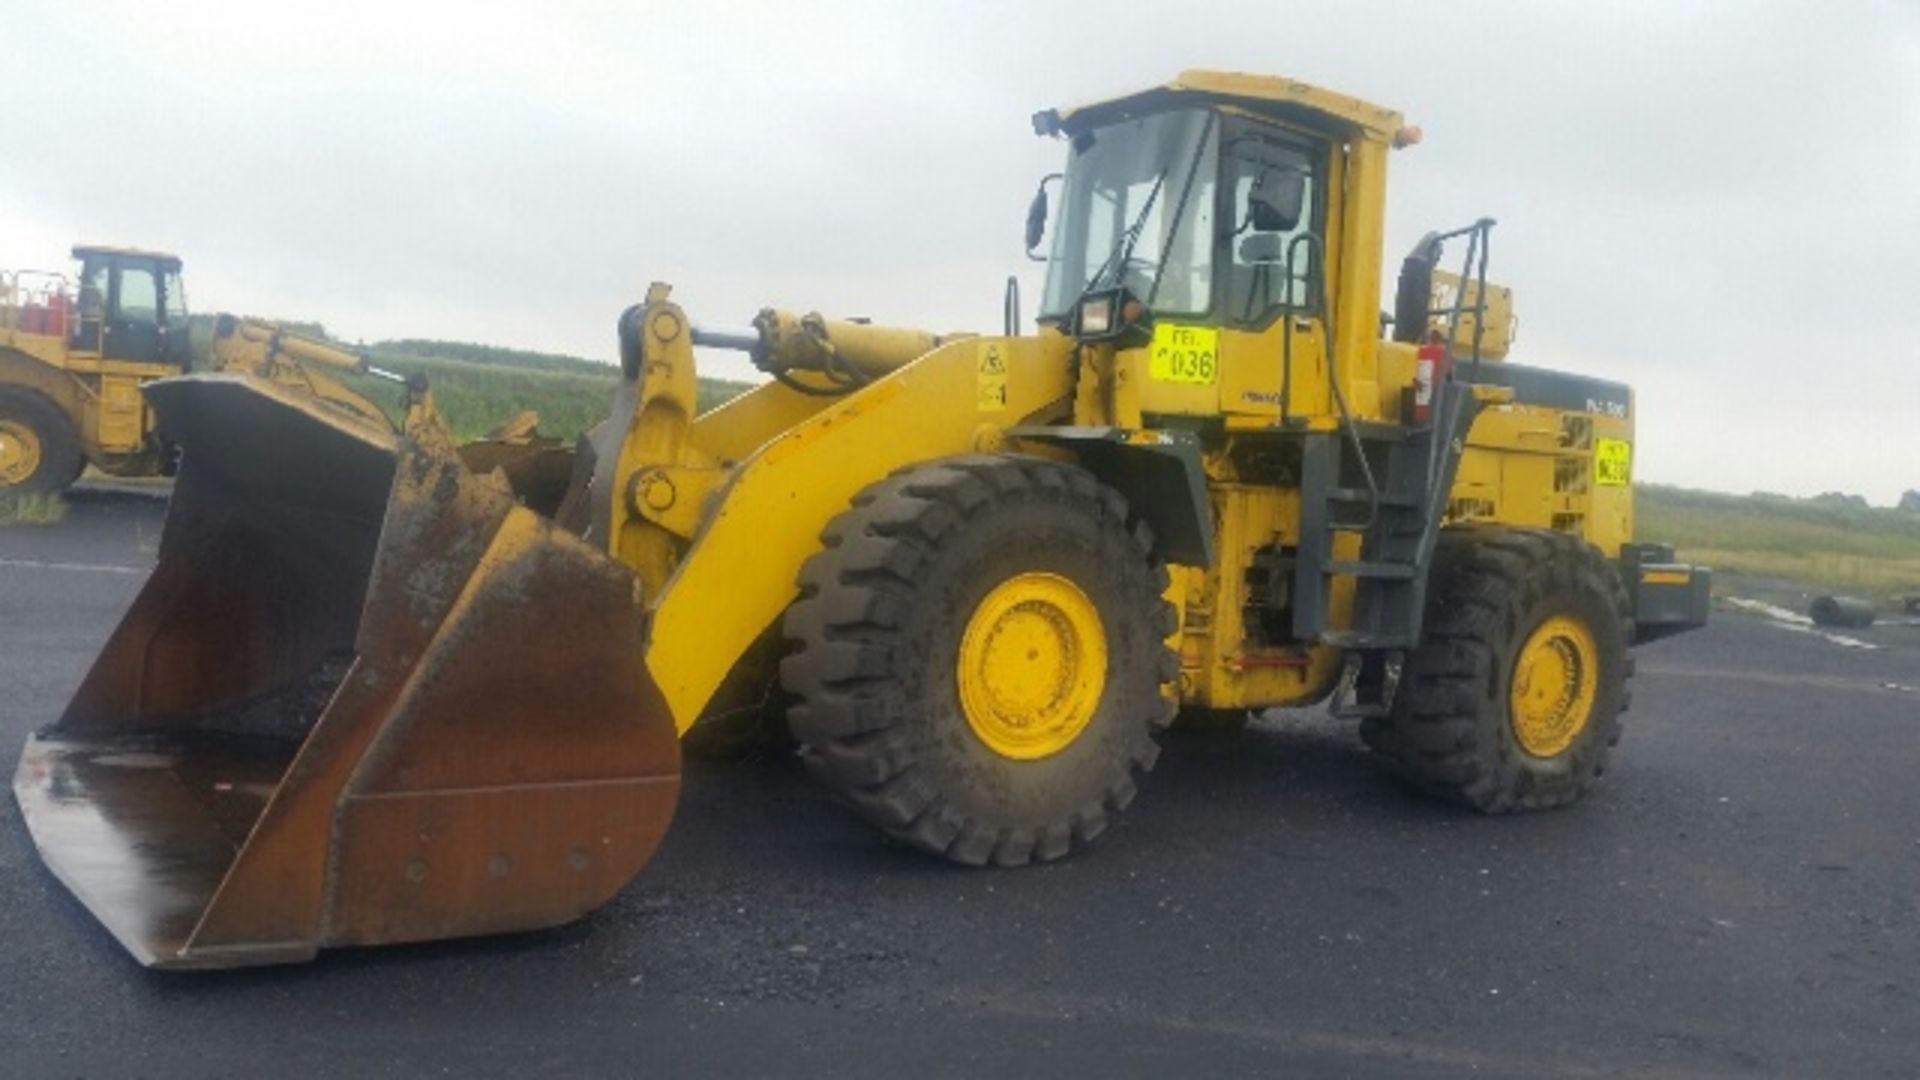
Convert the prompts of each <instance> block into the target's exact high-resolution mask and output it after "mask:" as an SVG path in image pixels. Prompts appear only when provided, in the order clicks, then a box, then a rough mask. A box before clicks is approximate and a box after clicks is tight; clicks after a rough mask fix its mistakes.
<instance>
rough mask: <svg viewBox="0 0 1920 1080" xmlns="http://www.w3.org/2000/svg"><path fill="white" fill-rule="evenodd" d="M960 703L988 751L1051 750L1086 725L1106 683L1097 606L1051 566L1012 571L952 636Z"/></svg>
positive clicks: (1024, 756)
mask: <svg viewBox="0 0 1920 1080" xmlns="http://www.w3.org/2000/svg"><path fill="white" fill-rule="evenodd" d="M959 682H960V707H961V709H962V710H963V711H964V712H965V713H966V714H967V723H968V725H969V726H971V727H972V728H973V733H974V734H975V735H977V736H979V737H980V741H981V742H983V743H986V744H987V745H988V746H989V747H991V748H992V749H993V750H994V752H996V753H999V754H1002V755H1005V756H1006V757H1010V758H1015V759H1017V760H1021V761H1033V760H1036V759H1038V758H1044V757H1047V756H1049V755H1051V754H1057V753H1059V752H1060V751H1062V750H1064V749H1066V748H1067V747H1068V746H1070V745H1072V743H1073V740H1074V739H1076V738H1078V737H1079V735H1080V733H1081V732H1082V731H1084V730H1086V727H1087V724H1088V723H1089V722H1090V721H1092V720H1093V714H1094V711H1095V710H1097V709H1098V708H1099V707H1100V695H1101V693H1102V692H1103V691H1104V690H1105V689H1106V683H1107V635H1106V632H1105V631H1104V630H1103V629H1102V628H1101V625H1100V612H1099V609H1097V608H1095V607H1094V606H1093V601H1092V600H1089V599H1087V594H1086V593H1084V592H1081V591H1080V587H1079V586H1078V585H1075V584H1074V583H1073V582H1071V581H1068V580H1067V579H1066V578H1063V577H1061V576H1060V575H1058V574H1046V573H1039V572H1031V573H1024V574H1017V575H1015V576H1013V577H1010V578H1008V579H1007V580H1005V581H1003V582H1001V583H1000V584H999V585H997V586H995V587H994V589H993V591H992V592H990V593H988V594H987V595H986V596H985V597H984V598H983V599H982V600H981V601H980V606H978V607H976V608H974V610H973V617H972V618H970V619H968V620H967V629H966V633H965V634H963V635H962V636H961V638H960V660H959Z"/></svg>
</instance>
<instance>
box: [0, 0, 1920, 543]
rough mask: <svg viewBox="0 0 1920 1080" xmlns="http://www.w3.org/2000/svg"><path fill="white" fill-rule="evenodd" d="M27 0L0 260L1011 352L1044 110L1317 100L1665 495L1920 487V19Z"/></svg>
mask: <svg viewBox="0 0 1920 1080" xmlns="http://www.w3.org/2000/svg"><path fill="white" fill-rule="evenodd" d="M7 8H8V14H7V18H6V22H7V36H8V39H9V41H11V42H14V43H16V46H17V47H16V48H13V49H10V50H9V51H8V59H7V67H8V79H7V102H6V105H5V107H4V108H3V109H0V146H4V147H5V148H6V152H5V153H0V265H5V266H9V267H14V268H21V267H35V268H58V267H60V266H62V265H63V264H64V263H65V261H66V252H67V249H68V247H70V246H71V244H73V243H75V242H93V243H114V244H128V245H134V246H140V247H150V248H160V249H165V250H171V251H175V252H178V253H179V254H181V255H182V256H183V257H184V258H185V259H186V267H187V274H186V276H187V290H188V294H189V298H190V300H191V301H192V303H193V306H194V307H195V308H196V309H197V310H203V311H214V310H227V311H237V312H242V313H248V314H255V315H265V316H273V317H280V318H288V319H299V320H309V321H317V322H321V323H323V324H325V325H326V327H327V328H328V330H329V331H330V332H331V333H332V334H334V335H335V336H337V337H341V338H344V339H346V340H366V341H375V340H381V339H386V338H395V337H427V338H446V339H453V340H461V341H478V342H485V343H490V344H498V345H510V346H514V347H519V348H527V349H537V350H542V351H548V352H563V353H572V354H576V355H582V356H589V357H594V358H597V359H605V360H608V361H611V360H612V359H613V356H614V344H615V339H614V321H615V318H616V316H617V315H618V314H619V312H620V311H621V310H622V309H624V308H625V307H626V306H627V305H629V304H631V303H633V302H635V301H637V300H638V299H639V298H640V296H641V295H642V293H643V292H644V291H645V289H646V286H647V284H648V282H650V281H654V280H665V281H670V282H672V283H673V285H674V287H675V293H674V295H675V298H676V299H678V300H679V301H680V302H681V303H683V304H684V305H685V306H686V307H687V309H688V311H689V313H690V314H691V315H692V317H693V318H694V319H695V320H697V321H704V322H712V323H733V324H739V323H744V322H746V321H748V320H749V319H750V318H751V317H752V315H753V313H754V312H755V311H757V310H759V309H760V308H761V307H765V306H780V307H786V308H793V309H797V310H814V309H818V310H821V311H824V312H826V313H828V314H832V315H861V316H867V317H870V318H873V319H874V320H876V321H880V322H887V323H895V324H901V325H910V326H919V327H923V328H926V329H931V330H980V331H995V330H997V329H998V327H999V325H1000V310H1001V289H1002V283H1003V282H1004V281H1005V279H1006V276H1007V275H1008V274H1010V273H1011V274H1019V275H1020V276H1021V277H1022V280H1023V284H1024V286H1025V294H1026V298H1027V310H1028V313H1029V314H1031V312H1032V311H1033V308H1034V304H1035V301H1036V299H1037V297H1038V295H1039V285H1040V277H1041V274H1040V270H1039V267H1038V266H1037V264H1033V263H1030V262H1028V261H1027V260H1026V259H1025V257H1024V255H1023V253H1022V249H1021V232H1022V225H1023V223H1024V218H1025V210H1026V205H1027V200H1028V199H1029V198H1030V197H1031V195H1032V192H1033V187H1034V184H1035V183H1036V182H1037V181H1038V179H1039V178H1040V176H1042V175H1043V174H1045V173H1047V172H1050V171H1054V170H1056V169H1058V168H1059V166H1060V164H1061V163H1062V161H1063V159H1064V155H1065V149H1064V146H1063V145H1062V144H1060V143H1058V142H1055V141H1052V140H1046V139H1040V138H1036V137H1035V136H1034V135H1033V134H1032V129H1031V127H1030V124H1029V119H1028V118H1029V116H1030V115H1031V114H1032V113H1033V112H1034V111H1036V110H1038V109H1041V108H1045V107H1049V106H1055V105H1069V104H1073V103H1075V102H1081V101H1086V100H1090V99H1095V98H1100V97H1105V96H1108V95H1111V94H1116V93H1121V92H1126V91H1129V90H1133V89H1139V88H1143V87H1145V86H1149V85H1153V84H1155V83H1159V82H1164V81H1166V80H1167V79H1170V78H1171V77H1173V76H1174V75H1175V74H1176V73H1178V72H1179V71H1181V70H1184V69H1187V68H1194V67H1204V68H1219V69H1226V70H1238V71H1247V72H1254V73H1260V74H1275V75H1286V76H1291V77H1294V78H1299V79H1303V80H1306V81H1308V82H1311V83H1315V84H1317V85H1321V86H1325V87H1327V88H1329V89H1334V90H1339V91H1341V92H1344V93H1348V94H1351V95H1353V96H1356V97H1360V98H1362V99H1365V100H1368V101H1372V102H1375V103H1378V104H1381V105H1386V106H1389V107H1392V108H1396V109H1399V110H1400V111H1401V112H1403V113H1404V114H1406V117H1407V119H1408V121H1409V122H1410V123H1413V124H1417V125H1419V126H1420V127H1421V128H1422V129H1423V130H1424V131H1425V135H1426V138H1425V141H1424V142H1422V143H1421V144H1420V145H1419V146H1417V147H1414V148H1411V149H1409V150H1405V151H1401V152H1399V153H1397V154H1396V155H1395V156H1394V158H1393V161H1392V164H1391V166H1390V172H1389V178H1388V196H1387V199H1388V219H1387V241H1386V252H1385V262H1384V266H1385V273H1384V275H1383V279H1384V284H1385V286H1386V287H1391V279H1392V274H1393V268H1394V267H1395V266H1397V263H1398V259H1399V257H1400V255H1402V254H1404V252H1405V251H1406V250H1407V249H1408V248H1410V247H1411V246H1412V245H1413V243H1414V241H1415V240H1417V239H1418V238H1419V237H1420V236H1421V235H1422V234H1423V233H1425V232H1427V231H1429V230H1431V229H1435V228H1444V227H1452V226H1457V225H1462V224H1466V223H1467V222H1469V221H1472V220H1473V219H1475V218H1477V217H1480V216H1483V215H1484V216H1491V217H1494V218H1497V219H1498V220H1499V223H1500V224H1499V225H1498V227H1497V228H1496V229H1495V231H1494V235H1493V243H1492V264H1491V270H1490V276H1491V277H1492V278H1494V279H1495V280H1498V281H1501V282H1504V283H1506V284H1509V285H1511V286H1512V287H1513V288H1514V295H1515V305H1516V308H1517V310H1518V312H1519V320H1520V322H1519V329H1520V335H1519V339H1518V342H1517V344H1516V345H1515V348H1514V352H1513V354H1512V359H1513V360H1515V361H1517V362H1522V363H1529V364H1536V365H1541V366H1547V367H1561V368H1566V369H1570V370H1574V371H1579V372H1583V373H1587V374H1592V375H1598V376H1603V377H1608V378H1616V379H1621V380H1623V381H1626V382H1629V383H1631V384H1633V385H1634V387H1635V389H1636V393H1637V403H1638V408H1639V416H1638V430H1637V438H1638V446H1637V448H1636V471H1637V476H1638V478H1639V479H1641V480H1645V481H1654V482H1663V483H1673V484H1682V485H1687V486H1693V487H1705V488H1712V489H1717V490H1724V491H1735V492H1744V491H1750V490H1765V491H1776V492H1784V493H1789V494H1798V495H1810V494H1816V493H1819V492H1822V491H1832V490H1840V491H1848V492H1856V493H1860V494H1864V495H1866V496H1867V497H1868V498H1869V499H1870V500H1872V501H1873V502H1875V503H1877V504H1883V505H1884V504H1889V503H1891V502H1893V501H1894V500H1895V499H1897V498H1898V497H1899V495H1900V492H1901V491H1902V490H1904V489H1906V488H1920V348H1917V347H1916V345H1915V342H1916V341H1920V326H1911V325H1909V317H1910V315H1911V313H1913V312H1915V311H1916V310H1920V3H1915V2H1913V0H1906V2H1900V0H1886V2H1876V0H1857V2H1847V0H1829V2H1826V3H1803V4H1792V3H1767V2H1763V0H1746V2H1723V3H1709V2H1701V3H1689V2H1685V0H1663V2H1650V3H1611V2H1605V0H1584V2H1577V3H1549V2H1533V3H1519V2H1516V3H1492V2H1477V0H1457V2H1451V3H1441V4H1435V3H1418V2H1408V3H1374V2H1344V3H1337V4H1335V3H1326V2H1310V3H1303V2H1295V0H1255V2H1246V3H1234V2H1221V3H1203V2H1194V0H1187V2H1178V3H1171V2H1170V3H1137V2H1126V0H1110V2H1107V3H1100V4H1068V3H1052V4H1041V3H987V2H981V3H934V2H920V3H875V4H848V3H837V2H828V0H817V2H816V0H810V2H808V3H805V4H799V3H764V4H763V3H744V2H742V3H718V2H715V3H705V4H701V3H687V2H681V3H670V4H642V3H628V4H585V3H564V2H557V0H546V2H543V3H540V4H526V3H514V4H494V3H489V2H484V0H466V2H462V3H457V4H428V3H408V2H404V0H385V2H381V3H362V2H358V0H331V2H327V3H306V2H304V0H276V2H274V3H271V4H262V3H256V2H245V3H195V2H191V0H172V2H169V3H165V4H153V3H125V4H120V3H85V2H76V0H63V2H50V3H43V2H41V0H9V3H8V5H7ZM702 363H703V371H704V372H705V373H707V374H713V375H723V376H735V377H739V376H743V375H746V374H748V373H749V372H750V369H749V368H748V367H747V366H746V364H745V363H744V361H743V360H741V359H740V358H739V357H738V356H737V355H733V354H727V353H707V354H703V356H702Z"/></svg>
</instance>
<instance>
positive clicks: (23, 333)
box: [0, 246, 388, 493]
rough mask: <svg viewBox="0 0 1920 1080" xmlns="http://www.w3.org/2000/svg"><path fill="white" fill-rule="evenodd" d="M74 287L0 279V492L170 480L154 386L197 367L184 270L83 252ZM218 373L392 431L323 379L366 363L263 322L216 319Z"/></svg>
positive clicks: (105, 251) (161, 261)
mask: <svg viewBox="0 0 1920 1080" xmlns="http://www.w3.org/2000/svg"><path fill="white" fill-rule="evenodd" d="M73 257H74V259H75V260H76V261H77V262H78V263H79V270H78V274H77V276H76V279H75V280H74V281H69V280H68V278H67V277H65V276H64V275H61V274H55V273H50V272H42V271H31V270H20V271H0V493H5V492H30V493H44V492H55V491H59V490H61V489H63V488H65V487H66V486H67V485H68V484H71V483H73V481H74V480H76V479H78V478H79V476H80V473H81V470H83V469H85V468H86V467H87V465H89V464H91V465H93V466H94V467H96V468H98V469H100V470H101V471H103V472H106V473H110V474H112V475H115V476H156V475H160V474H161V473H163V472H170V471H171V469H172V466H173V458H172V448H171V447H170V446H168V445H167V443H166V442H165V440H163V439H160V438H156V437H155V434H154V425H153V414H152V412H151V411H150V410H149V409H148V408H147V404H146V401H145V400H144V399H143V398H142V397H141V394H140V388H141V387H142V386H143V385H145V384H146V383H148V382H150V381H152V380H154V379H159V378H165V377H166V376H169V375H178V374H180V373H181V372H183V371H186V370H188V369H189V368H191V367H192V366H193V357H192V349H191V342H190V341H189V333H188V312H187V295H186V289H185V287H184V285H183V284H182V283H181V279H180V259H179V257H178V256H175V255H167V254H163V253H160V252H151V251H135V250H131V249H127V248H108V247H87V246H82V247H76V248H74V249H73ZM214 326H215V332H214V339H213V344H212V349H211V364H210V367H211V369H212V370H215V371H227V372H238V373H244V374H249V375H254V376H258V377H261V378H267V379H272V380H274V381H277V382H280V383H282V384H284V385H288V386H292V387H296V388H298V389H300V390H302V391H304V392H306V393H310V394H312V395H314V396H316V397H318V398H320V399H321V400H323V401H326V402H328V403H330V404H331V405H332V406H333V407H335V408H340V409H345V410H347V411H348V412H350V413H353V414H354V415H357V416H360V417H361V418H363V419H365V420H367V421H368V422H371V423H376V424H379V425H380V426H383V427H384V426H388V424H387V421H386V420H385V419H384V417H383V416H382V414H381V412H380V410H379V408H378V407H377V406H375V405H373V404H372V403H371V402H368V401H367V400H366V399H365V398H363V397H361V396H360V395H359V394H356V393H354V392H353V391H351V390H349V389H347V388H346V387H345V386H342V385H341V384H340V383H339V382H337V381H336V380H334V379H332V378H329V377H328V376H327V375H326V374H324V372H323V371H322V370H317V369H325V368H333V369H339V370H352V371H364V370H366V360H365V358H364V357H362V356H358V355H355V354H353V353H350V352H347V351H344V350H342V349H338V348H335V347H334V346H331V345H327V344H324V343H321V342H318V341H311V340H308V339H305V338H301V337H297V336H295V335H292V334H284V333H281V332H280V331H279V330H277V329H275V328H273V327H270V326H263V325H260V324H258V323H252V322H248V321H245V320H242V319H236V318H234V317H233V316H230V315H222V316H220V317H219V319H218V320H216V322H215V324H214Z"/></svg>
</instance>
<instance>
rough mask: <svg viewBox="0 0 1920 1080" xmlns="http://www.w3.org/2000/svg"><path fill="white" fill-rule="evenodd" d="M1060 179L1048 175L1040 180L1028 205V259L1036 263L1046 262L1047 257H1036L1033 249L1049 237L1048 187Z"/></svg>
mask: <svg viewBox="0 0 1920 1080" xmlns="http://www.w3.org/2000/svg"><path fill="white" fill-rule="evenodd" d="M1058 179H1060V174H1059V173H1048V174H1047V175H1046V176H1043V177H1041V178H1040V186H1039V187H1038V188H1037V189H1035V191H1034V193H1033V201H1032V202H1030V203H1028V204H1027V258H1029V259H1033V260H1034V261H1036V262H1045V261H1046V256H1044V255H1035V254H1034V253H1033V249H1034V248H1037V247H1039V246H1040V241H1041V240H1042V239H1043V238H1045V236H1046V235H1047V185H1048V184H1049V183H1051V182H1053V181H1055V180H1058Z"/></svg>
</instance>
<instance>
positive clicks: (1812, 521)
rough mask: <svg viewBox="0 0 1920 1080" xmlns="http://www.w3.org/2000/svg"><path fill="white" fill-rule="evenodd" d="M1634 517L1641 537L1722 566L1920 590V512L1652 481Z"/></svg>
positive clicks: (1885, 589) (1882, 590)
mask: <svg viewBox="0 0 1920 1080" xmlns="http://www.w3.org/2000/svg"><path fill="white" fill-rule="evenodd" d="M1635 518H1636V524H1637V527H1638V532H1639V535H1640V538H1641V539H1642V540H1647V541H1659V542H1661V543H1668V544H1673V545H1674V546H1676V547H1678V548H1679V549H1680V556H1681V558H1683V559H1686V560H1687V561H1689V562H1696V563H1702V564H1705V565H1707V566H1711V567H1713V568H1715V569H1716V570H1724V571H1731V572H1735V573H1744V574H1757V575H1762V576H1766V577H1778V578H1786V579H1789V580H1792V581H1797V582H1801V583H1803V584H1805V585H1809V586H1813V587H1816V588H1821V589H1832V590H1837V591H1844V592H1852V593H1858V594H1861V595H1865V596H1871V597H1875V598H1878V599H1882V600H1884V599H1887V598H1889V597H1891V596H1895V595H1898V594H1902V593H1912V592H1920V514H1915V513H1910V512H1906V511H1900V510H1889V509H1880V508H1876V507H1861V506H1844V505H1835V504H1833V503H1829V502H1822V501H1818V500H1813V499H1789V498H1785V497H1782V496H1775V495H1723V494H1720V493H1718V492H1712V491H1692V490H1688V489H1686V488H1671V487H1661V486H1658V485H1651V484H1650V485H1645V486H1643V487H1641V488H1640V489H1639V491H1638V492H1637V493H1636V499H1635Z"/></svg>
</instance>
